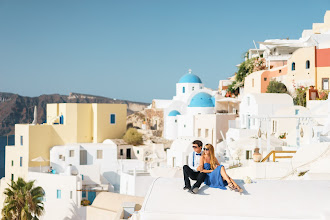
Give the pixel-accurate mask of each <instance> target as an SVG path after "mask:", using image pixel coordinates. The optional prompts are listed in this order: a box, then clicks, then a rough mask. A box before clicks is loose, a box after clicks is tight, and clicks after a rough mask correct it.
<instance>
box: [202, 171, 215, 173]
mask: <svg viewBox="0 0 330 220" xmlns="http://www.w3.org/2000/svg"><path fill="white" fill-rule="evenodd" d="M212 172H213V170H201V173H212Z"/></svg>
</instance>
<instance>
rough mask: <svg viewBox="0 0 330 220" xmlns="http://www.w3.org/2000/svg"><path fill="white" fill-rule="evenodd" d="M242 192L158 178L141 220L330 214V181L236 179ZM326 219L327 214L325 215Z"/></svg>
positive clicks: (310, 217)
mask: <svg viewBox="0 0 330 220" xmlns="http://www.w3.org/2000/svg"><path fill="white" fill-rule="evenodd" d="M237 182H238V183H239V185H240V186H241V187H242V188H243V189H244V193H243V194H242V195H240V194H239V193H237V192H234V191H230V190H221V189H216V188H210V187H208V186H206V185H204V184H202V186H201V188H200V191H199V193H198V194H195V195H194V194H190V193H188V192H187V191H184V190H183V189H182V188H183V179H182V178H157V179H156V180H155V181H154V182H153V184H152V185H151V186H150V188H149V192H148V194H147V195H146V197H145V200H144V203H143V206H142V209H141V211H140V220H151V219H157V220H165V219H166V220H172V219H183V220H185V219H187V220H188V219H189V220H201V219H206V218H207V219H211V220H213V219H231V220H233V219H268V220H269V219H282V220H283V219H322V215H323V218H324V216H327V217H329V216H330V213H329V209H330V208H329V207H330V181H313V180H278V181H275V180H262V181H261V180H260V181H257V182H255V183H251V184H244V182H243V181H242V180H238V181H237ZM324 219H326V218H324Z"/></svg>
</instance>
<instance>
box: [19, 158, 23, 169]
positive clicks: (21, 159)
mask: <svg viewBox="0 0 330 220" xmlns="http://www.w3.org/2000/svg"><path fill="white" fill-rule="evenodd" d="M19 165H20V166H21V167H22V166H23V157H20V158H19Z"/></svg>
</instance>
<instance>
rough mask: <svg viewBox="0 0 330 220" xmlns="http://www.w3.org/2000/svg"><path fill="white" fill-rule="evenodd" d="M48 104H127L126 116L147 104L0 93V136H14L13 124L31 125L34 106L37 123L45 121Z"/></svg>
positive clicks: (75, 95)
mask: <svg viewBox="0 0 330 220" xmlns="http://www.w3.org/2000/svg"><path fill="white" fill-rule="evenodd" d="M48 103H116V104H127V115H130V114H132V113H134V112H137V111H141V110H143V109H144V108H145V107H147V106H148V105H149V104H148V103H142V102H131V101H127V100H117V99H111V98H106V97H101V96H93V95H86V94H79V93H70V95H69V96H67V95H59V94H51V95H41V96H39V97H26V96H20V95H18V94H13V93H4V92H0V136H3V135H11V134H15V131H14V129H15V124H24V123H31V122H32V121H33V111H34V106H37V108H38V110H37V111H38V123H42V122H44V121H45V120H46V105H47V104H48Z"/></svg>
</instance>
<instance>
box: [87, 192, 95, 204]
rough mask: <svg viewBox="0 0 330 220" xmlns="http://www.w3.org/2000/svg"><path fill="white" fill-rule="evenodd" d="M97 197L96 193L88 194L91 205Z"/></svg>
mask: <svg viewBox="0 0 330 220" xmlns="http://www.w3.org/2000/svg"><path fill="white" fill-rule="evenodd" d="M95 197H96V192H88V200H89V201H90V202H91V204H92V203H93V202H94V199H95Z"/></svg>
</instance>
